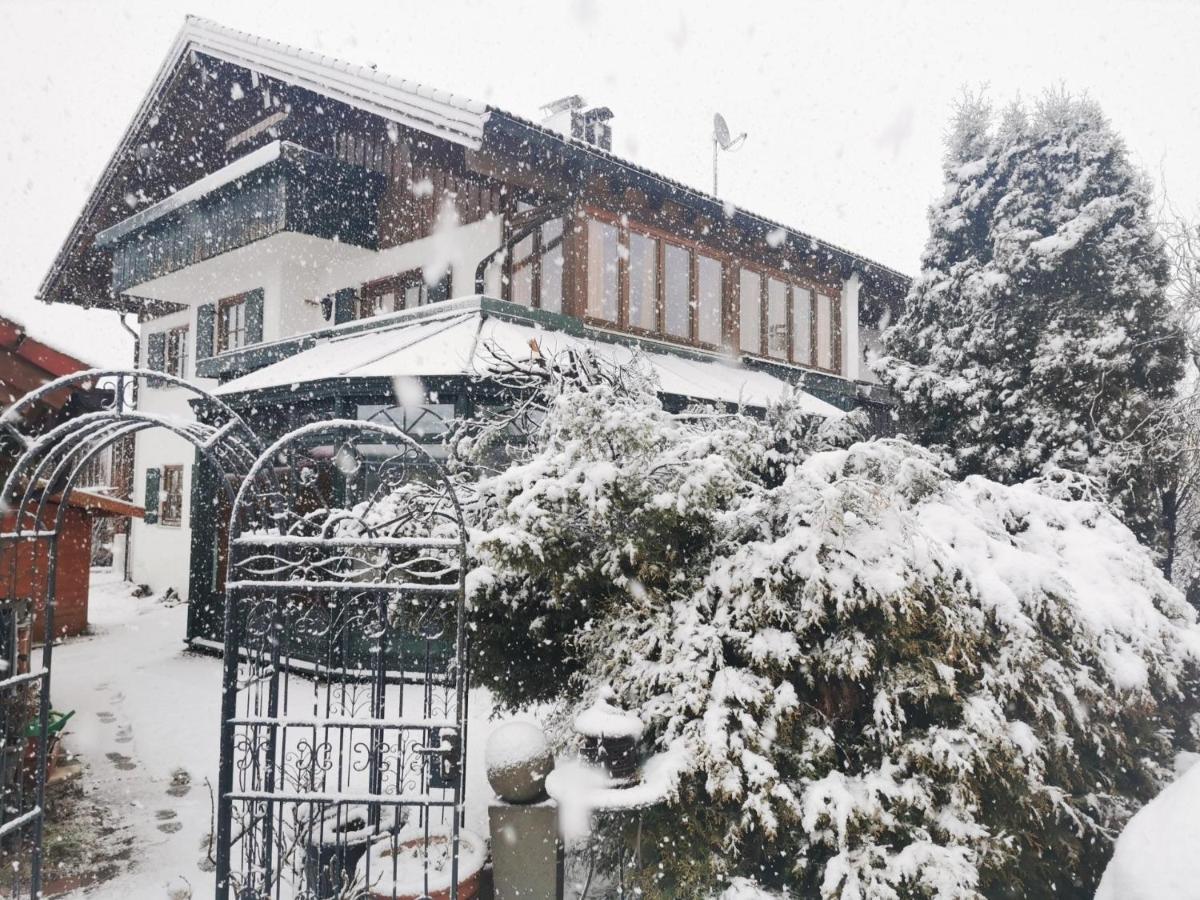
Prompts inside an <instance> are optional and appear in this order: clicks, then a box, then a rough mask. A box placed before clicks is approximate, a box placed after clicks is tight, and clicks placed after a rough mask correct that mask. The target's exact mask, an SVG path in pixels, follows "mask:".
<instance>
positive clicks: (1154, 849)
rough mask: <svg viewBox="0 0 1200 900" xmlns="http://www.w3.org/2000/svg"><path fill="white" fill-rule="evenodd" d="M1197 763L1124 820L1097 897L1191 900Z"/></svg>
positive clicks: (1199, 807) (1198, 802)
mask: <svg viewBox="0 0 1200 900" xmlns="http://www.w3.org/2000/svg"><path fill="white" fill-rule="evenodd" d="M1197 834H1200V766H1198V765H1196V764H1195V762H1194V761H1193V762H1192V764H1191V766H1190V767H1189V768H1188V769H1187V771H1185V772H1184V773H1183V774H1182V775H1181V776H1180V777H1179V779H1178V780H1177V781H1175V782H1174V783H1173V784H1171V785H1169V786H1168V787H1167V788H1166V790H1164V791H1163V792H1162V793H1161V794H1159V795H1158V796H1157V797H1155V798H1154V799H1153V800H1151V801H1150V802H1149V803H1148V804H1147V805H1146V806H1145V807H1144V808H1143V809H1142V811H1141V812H1139V813H1138V814H1137V815H1136V816H1134V817H1133V818H1132V819H1130V820H1129V824H1128V825H1127V826H1125V830H1124V831H1122V832H1121V836H1120V838H1118V839H1117V844H1116V848H1115V849H1114V851H1113V858H1112V862H1110V863H1109V864H1108V868H1107V869H1105V871H1104V877H1103V878H1102V879H1101V881H1100V889H1099V890H1098V891H1096V900H1191V898H1194V897H1195V896H1196V892H1197V889H1198V887H1200V855H1197V854H1196V835H1197Z"/></svg>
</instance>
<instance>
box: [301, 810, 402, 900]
mask: <svg viewBox="0 0 1200 900" xmlns="http://www.w3.org/2000/svg"><path fill="white" fill-rule="evenodd" d="M397 814H398V813H397V812H393V811H391V810H387V809H384V810H381V811H380V824H379V825H375V826H372V825H371V824H370V821H371V820H370V809H369V808H368V807H367V806H366V805H365V804H341V805H334V806H328V807H325V808H323V809H321V810H319V811H318V812H317V813H316V814H315V815H314V816H313V818H312V819H310V820H308V821H306V822H304V823H302V824H301V826H300V827H301V829H302V832H301V834H302V837H303V839H304V877H305V882H306V883H307V885H308V888H309V890H310V891H312V895H313V896H314V897H316V898H317V900H327V898H333V897H339V896H341V893H342V890H343V889H344V888H345V886H346V885H348V884H350V883H351V882H352V881H353V880H354V873H355V872H356V870H357V869H358V864H359V861H360V860H361V859H362V858H363V855H364V854H365V853H366V852H367V848H368V847H369V846H370V844H371V841H373V840H375V839H376V838H378V837H379V835H380V834H382V833H385V832H386V833H392V832H395V831H396V830H398V829H397V828H396V827H395V826H392V827H390V828H388V827H386V826H385V825H384V822H385V820H386V819H387V818H388V817H392V816H395V815H397Z"/></svg>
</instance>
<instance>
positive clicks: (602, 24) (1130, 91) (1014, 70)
mask: <svg viewBox="0 0 1200 900" xmlns="http://www.w3.org/2000/svg"><path fill="white" fill-rule="evenodd" d="M188 12H192V13H196V14H199V15H204V16H206V17H208V18H211V19H214V20H216V21H218V22H221V23H222V24H225V25H229V26H232V27H235V28H240V29H243V30H246V31H250V32H253V33H256V34H261V35H264V36H268V37H271V38H274V39H277V40H280V41H283V42H285V43H291V44H296V45H299V46H301V47H305V48H308V49H313V50H319V51H321V52H324V53H328V54H331V55H335V56H338V57H341V58H344V59H346V60H349V61H351V62H362V63H375V64H377V65H378V66H379V68H380V69H382V70H384V71H387V72H390V73H393V74H396V75H400V76H403V77H406V78H411V79H414V80H416V81H422V82H427V83H429V84H431V85H434V86H437V87H440V88H443V89H446V90H452V91H454V92H456V93H461V94H464V95H466V96H468V97H472V98H475V99H478V100H485V101H488V102H491V103H494V104H495V105H497V106H500V107H503V108H506V109H509V110H512V111H513V112H517V113H521V114H524V115H526V116H529V117H532V118H536V117H537V116H538V107H539V106H540V104H542V103H544V102H546V101H548V100H552V99H555V98H557V97H560V96H563V95H565V94H570V93H580V94H583V95H584V96H585V97H586V98H587V99H588V100H589V101H590V102H592V103H601V104H604V105H607V106H610V107H611V108H612V109H613V111H614V113H615V114H616V118H615V119H614V120H613V129H614V149H615V150H616V151H617V152H619V153H621V154H623V155H627V156H629V157H632V158H633V159H634V160H636V161H637V162H640V163H642V164H644V165H647V166H649V167H651V168H654V169H657V170H659V171H661V172H663V173H665V174H667V175H670V176H673V177H675V178H678V179H680V180H682V181H685V182H688V183H690V184H694V185H696V186H698V187H702V188H705V189H708V188H711V178H712V173H711V144H710V143H709V141H710V137H709V136H710V134H711V121H712V114H713V112H714V111H717V110H720V111H721V112H723V113H724V114H725V116H726V118H728V120H729V122H730V125H731V126H732V128H733V129H734V130H735V131H740V130H746V131H749V133H750V139H749V142H748V143H747V144H746V146H745V148H744V149H743V150H741V151H740V152H738V153H737V154H734V155H730V156H727V157H725V158H724V159H723V160H722V168H721V194H722V196H724V197H726V198H727V199H729V200H732V201H733V202H735V203H736V204H738V205H739V206H743V207H745V208H748V209H750V210H753V211H755V212H758V213H762V214H764V215H767V216H770V217H772V218H776V219H779V220H781V221H783V222H786V223H788V224H789V225H792V226H794V227H797V228H800V229H803V230H806V231H809V232H811V233H813V234H816V235H818V236H820V237H822V238H825V239H827V240H830V241H833V242H835V243H838V244H841V245H843V246H846V247H848V248H850V249H853V250H855V251H857V252H859V253H862V254H865V255H867V256H870V257H873V258H875V259H878V260H880V261H882V262H885V263H888V264H890V265H893V266H895V267H897V268H899V269H901V270H903V271H906V272H910V273H911V272H915V271H916V269H917V265H918V259H919V254H920V251H921V247H922V245H923V244H924V241H925V234H926V224H925V209H926V207H927V205H928V204H929V202H930V200H931V199H933V197H934V196H935V195H936V194H937V193H938V192H939V190H940V169H939V162H940V154H941V136H942V132H943V129H944V127H945V124H946V120H947V117H948V115H949V113H950V110H951V107H952V104H953V101H954V99H955V97H956V96H957V95H958V94H959V93H960V91H961V90H962V88H963V87H964V86H972V87H975V86H978V85H981V84H986V85H988V86H989V92H990V94H991V96H992V97H993V98H994V99H995V100H996V101H997V102H998V103H1003V102H1006V101H1007V100H1009V99H1011V98H1012V97H1014V96H1016V95H1018V94H1020V95H1024V96H1033V95H1036V94H1038V93H1039V92H1040V91H1042V90H1043V89H1044V88H1045V87H1047V86H1049V85H1055V84H1062V85H1065V86H1066V87H1067V88H1068V89H1070V90H1073V91H1079V92H1083V91H1086V92H1088V93H1090V94H1091V95H1092V96H1093V97H1094V98H1096V99H1097V100H1098V101H1099V102H1100V104H1101V105H1102V107H1103V108H1104V110H1105V111H1106V112H1107V114H1108V115H1109V117H1110V118H1111V119H1112V120H1113V122H1114V124H1115V125H1116V127H1117V129H1118V130H1119V131H1120V132H1121V133H1122V134H1123V135H1124V136H1125V138H1126V141H1127V142H1128V144H1129V147H1130V150H1131V152H1132V154H1133V156H1134V158H1135V159H1136V160H1137V161H1139V162H1140V163H1141V164H1142V165H1143V166H1144V167H1145V168H1147V169H1148V170H1150V171H1151V173H1152V175H1153V176H1154V177H1155V179H1156V180H1160V181H1161V180H1162V179H1163V178H1165V181H1166V184H1167V189H1168V192H1169V194H1170V196H1171V198H1172V200H1173V202H1174V203H1175V204H1176V205H1177V206H1180V207H1182V208H1184V209H1186V210H1189V211H1193V212H1194V211H1196V210H1198V209H1200V88H1198V85H1200V60H1198V58H1197V56H1196V48H1197V47H1198V46H1200V2H1196V0H1143V2H1134V0H1076V2H1050V0H1042V2H1005V0H991V2H975V0H958V2H953V0H945V2H943V0H912V2H887V3H885V2H874V3H872V2H839V3H828V2H821V3H816V2H807V0H805V2H769V3H768V2H761V3H759V2H753V0H725V2H721V0H708V2H705V3H696V2H654V3H651V2H648V0H636V2H623V0H614V2H606V0H561V2H546V3H520V2H515V0H506V2H474V0H387V2H367V0H363V2H358V0H326V2H317V0H266V2H251V0H186V2H183V0H123V2H100V0H77V2H50V0H0V313H8V314H11V315H15V316H16V317H17V318H19V319H22V320H26V321H35V322H37V323H41V324H42V325H43V327H49V326H53V327H54V328H55V329H56V330H57V332H58V333H59V334H63V335H64V340H65V341H68V342H70V343H71V344H72V345H73V346H75V345H78V343H79V342H82V343H83V345H84V346H88V347H96V346H104V345H106V342H111V341H112V340H113V339H114V335H115V332H113V334H110V333H109V332H111V331H112V328H111V323H110V324H109V326H108V328H107V329H105V328H102V327H100V326H98V325H97V324H96V321H97V320H105V321H107V320H115V315H114V314H112V313H105V314H102V315H94V316H91V317H87V318H85V319H82V320H81V319H80V318H79V317H78V316H63V315H53V314H51V315H47V313H46V312H45V311H44V310H40V309H37V308H35V307H34V306H33V305H32V303H31V298H32V295H33V293H34V291H35V289H36V288H37V285H38V283H39V282H40V280H41V277H42V275H43V274H44V273H45V271H46V269H47V267H48V266H49V264H50V261H51V259H52V258H53V256H54V254H55V252H56V250H57V248H58V246H59V244H60V243H61V241H62V240H63V238H64V237H65V236H66V233H67V230H68V229H69V228H70V226H71V223H72V222H73V220H74V217H75V215H76V213H77V212H78V211H79V209H80V207H81V206H82V204H83V202H84V200H85V198H86V196H87V193H88V191H89V190H90V188H91V185H92V184H93V183H94V181H95V179H96V178H97V176H98V175H99V173H100V171H101V169H102V168H103V166H104V164H105V162H106V161H107V159H108V156H109V154H110V153H111V152H112V151H113V149H114V148H115V146H116V143H117V141H118V140H119V138H120V135H121V132H122V130H123V129H124V128H125V126H126V125H127V123H128V121H129V119H130V117H131V116H132V114H133V112H134V110H135V108H136V107H137V104H138V102H139V100H140V99H141V97H142V95H143V94H144V92H145V91H146V90H147V88H148V87H149V85H150V81H151V79H152V78H153V76H154V73H155V71H156V70H157V68H158V66H159V65H160V64H161V62H162V58H163V56H164V54H165V53H166V51H167V49H168V48H169V46H170V43H171V41H172V38H173V37H174V34H175V32H176V30H177V29H178V28H179V27H180V25H181V24H182V21H183V16H184V15H185V13H188ZM81 322H83V323H84V324H80V323H81Z"/></svg>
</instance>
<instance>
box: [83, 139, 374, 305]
mask: <svg viewBox="0 0 1200 900" xmlns="http://www.w3.org/2000/svg"><path fill="white" fill-rule="evenodd" d="M383 188H384V179H383V176H382V175H378V174H376V173H373V172H369V171H367V170H365V169H362V168H360V167H357V166H352V165H348V164H346V163H342V162H339V161H337V160H335V159H333V158H332V157H328V156H324V155H322V154H320V153H314V152H313V151H311V150H307V149H305V148H304V147H300V146H298V145H296V144H290V143H286V142H281V141H275V142H273V143H271V144H268V145H266V146H265V147H262V148H260V149H258V150H256V151H254V152H253V153H251V154H248V155H247V156H245V157H243V158H242V159H239V160H236V161H235V162H233V163H230V164H229V165H227V166H225V167H224V168H222V169H218V170H217V171H216V172H213V173H212V174H210V175H207V176H205V177H204V178H202V179H200V180H199V181H197V182H194V183H193V184H190V185H188V186H187V187H184V188H181V189H180V190H178V191H176V192H175V193H174V194H172V195H171V196H170V197H167V198H166V199H164V200H162V201H160V202H158V203H156V204H154V205H153V206H149V207H147V208H146V209H143V210H140V211H139V212H137V213H135V214H134V215H132V216H130V217H129V218H127V219H124V220H123V221H121V222H118V223H117V224H116V225H113V226H112V227H110V228H107V229H105V230H104V231H102V232H100V233H99V234H98V235H97V236H96V244H97V245H98V246H100V247H108V248H111V249H112V254H113V257H112V258H113V264H112V271H113V277H112V290H113V293H115V294H120V293H124V292H126V291H129V290H130V289H132V288H133V287H135V286H136V285H140V284H144V283H146V282H149V281H153V280H154V279H156V278H161V277H163V276H164V275H169V274H171V273H172V272H177V271H179V270H181V269H184V268H186V267H188V266H191V265H195V264H196V263H200V262H203V261H205V260H208V259H212V258H213V257H215V256H219V255H221V254H222V253H228V252H230V251H232V250H237V249H239V248H241V247H245V246H247V245H248V244H251V243H254V242H255V241H259V240H262V239H263V238H268V237H271V236H272V235H275V234H279V233H281V232H296V233H299V234H304V235H308V236H310V237H316V238H321V239H324V240H328V241H332V242H337V243H341V244H349V245H352V246H356V247H362V248H365V249H368V250H375V249H377V243H378V233H377V231H378V219H379V197H380V194H381V193H382V191H383Z"/></svg>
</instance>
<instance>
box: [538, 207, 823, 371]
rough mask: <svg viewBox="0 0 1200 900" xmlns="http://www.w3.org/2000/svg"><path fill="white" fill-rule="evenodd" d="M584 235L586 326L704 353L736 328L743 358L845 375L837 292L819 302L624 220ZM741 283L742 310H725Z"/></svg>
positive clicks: (782, 279) (782, 276) (807, 291)
mask: <svg viewBox="0 0 1200 900" xmlns="http://www.w3.org/2000/svg"><path fill="white" fill-rule="evenodd" d="M597 215H598V216H602V215H605V214H604V213H597ZM581 227H582V228H585V229H586V243H585V246H586V254H585V259H584V260H583V262H584V264H585V265H586V267H587V269H586V273H585V282H586V299H587V304H586V315H587V317H588V318H590V319H602V320H603V321H604V322H606V323H611V324H612V325H615V326H618V327H620V328H623V329H628V330H630V331H633V332H638V333H642V334H651V335H655V336H656V337H661V338H669V339H673V340H677V341H683V342H686V343H689V344H698V345H700V346H704V347H721V346H722V345H723V344H724V341H725V340H726V338H727V331H728V328H729V326H732V324H733V321H734V320H736V322H737V327H738V333H739V337H738V342H737V343H738V346H739V348H740V349H741V351H742V352H743V353H746V354H750V355H754V356H763V357H767V358H769V359H773V360H777V361H780V362H787V363H795V364H798V365H802V366H810V367H819V368H822V369H825V370H826V371H830V372H836V371H839V369H840V366H841V347H840V341H841V323H840V321H839V317H840V315H841V312H840V301H839V299H838V296H837V293H836V290H833V291H828V288H826V290H827V291H828V293H826V294H820V295H818V294H817V292H816V290H815V289H814V286H813V285H811V284H804V283H802V282H800V281H799V279H798V278H796V277H795V276H793V275H791V274H789V273H788V271H787V270H786V266H785V267H784V268H783V269H782V270H780V269H770V268H767V267H765V266H762V267H760V266H758V265H756V264H747V265H742V264H740V262H736V261H733V260H730V259H728V258H727V257H723V256H721V255H718V251H715V250H710V249H707V248H706V247H704V246H703V245H701V244H700V243H698V242H695V241H690V240H688V239H685V238H677V237H675V236H674V235H673V234H671V233H668V232H665V231H660V230H659V229H658V228H656V227H654V226H651V225H642V224H631V223H627V222H626V221H625V219H623V218H622V219H621V220H620V221H619V222H618V221H617V220H612V219H603V218H589V219H587V220H586V221H584V222H583V223H582V226H581ZM580 237H581V238H584V237H585V234H584V233H583V232H582V231H581V232H580ZM535 256H536V253H535ZM535 266H536V263H535ZM735 278H736V289H737V293H736V294H735V295H734V297H735V298H736V300H737V305H736V308H735V307H734V306H733V305H730V306H727V305H726V287H728V288H730V289H731V290H732V289H733V288H734V287H735V284H734V279H735ZM534 280H535V281H536V276H535V279H534ZM522 290H523V288H522ZM535 294H536V291H535ZM729 302H730V304H732V303H733V302H734V298H730V299H729Z"/></svg>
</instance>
